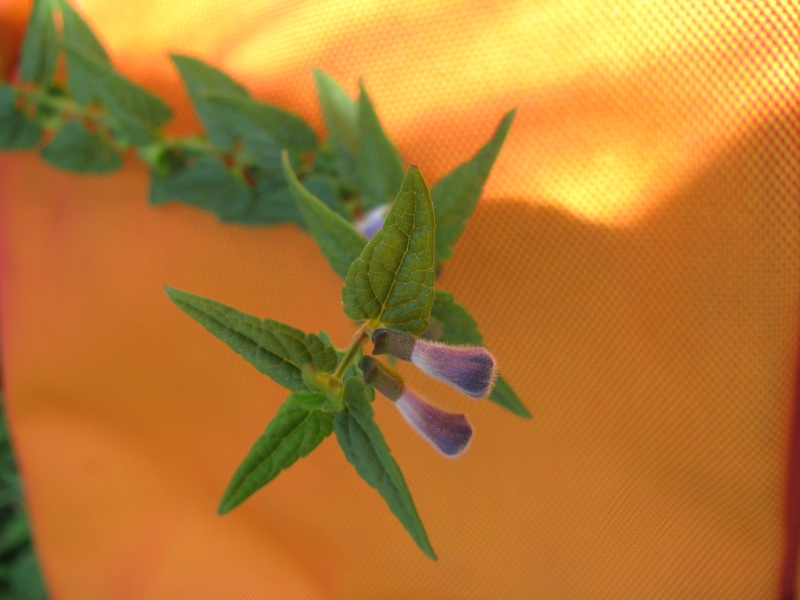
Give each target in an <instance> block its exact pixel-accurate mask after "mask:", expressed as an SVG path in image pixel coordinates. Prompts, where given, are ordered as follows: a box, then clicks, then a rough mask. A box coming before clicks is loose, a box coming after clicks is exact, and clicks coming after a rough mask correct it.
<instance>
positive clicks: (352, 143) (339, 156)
mask: <svg viewBox="0 0 800 600" xmlns="http://www.w3.org/2000/svg"><path fill="white" fill-rule="evenodd" d="M314 80H315V81H316V85H317V96H318V97H319V101H320V104H321V105H322V116H323V118H324V119H325V126H326V127H327V129H328V143H329V144H330V146H331V149H332V150H333V155H334V158H335V159H336V161H335V162H336V167H337V169H338V171H339V177H340V178H341V180H342V181H343V182H344V183H345V184H346V185H347V186H349V187H351V188H353V189H358V183H359V176H358V103H357V102H356V101H355V100H353V99H352V98H351V97H350V96H348V95H347V94H346V93H345V91H344V90H343V89H342V88H340V87H339V84H337V83H336V82H335V81H334V80H333V79H332V78H331V77H329V76H328V75H326V74H325V73H323V72H322V71H320V70H318V69H315V70H314Z"/></svg>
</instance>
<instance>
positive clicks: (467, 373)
mask: <svg viewBox="0 0 800 600" xmlns="http://www.w3.org/2000/svg"><path fill="white" fill-rule="evenodd" d="M372 342H373V344H374V345H375V348H374V349H373V351H372V353H373V354H390V355H392V356H395V357H397V358H400V359H402V360H408V361H411V362H412V363H414V364H415V365H416V366H417V367H418V368H419V369H420V370H422V371H424V372H425V373H427V374H428V375H430V376H431V377H434V378H435V379H439V380H440V381H444V382H445V383H449V384H450V385H452V386H454V387H456V388H457V389H458V390H460V391H461V392H463V393H465V394H466V395H467V396H471V397H473V398H483V397H484V396H488V395H489V394H490V393H491V391H492V388H493V387H494V383H495V379H496V378H497V368H496V365H495V360H494V357H493V356H492V355H491V353H490V352H489V351H488V350H487V349H486V348H483V347H473V346H448V345H447V344H442V343H440V342H431V341H427V340H423V339H420V338H416V337H414V336H413V335H411V334H409V333H404V332H401V331H394V330H392V329H376V330H375V332H374V333H373V334H372Z"/></svg>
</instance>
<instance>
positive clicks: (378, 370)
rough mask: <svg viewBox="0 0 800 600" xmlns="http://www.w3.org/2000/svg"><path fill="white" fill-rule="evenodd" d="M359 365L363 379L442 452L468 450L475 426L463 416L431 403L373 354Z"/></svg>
mask: <svg viewBox="0 0 800 600" xmlns="http://www.w3.org/2000/svg"><path fill="white" fill-rule="evenodd" d="M359 366H360V367H361V370H362V371H363V372H364V381H366V382H367V383H368V384H369V385H371V386H373V387H374V388H375V389H377V390H378V391H379V392H380V393H381V394H383V395H384V396H386V397H387V398H389V400H392V401H393V402H394V403H395V406H396V407H397V409H398V410H399V411H400V414H402V415H403V417H404V418H405V420H406V421H407V422H408V423H409V425H411V426H412V427H413V428H414V429H415V430H416V431H417V433H419V434H420V435H421V436H422V437H424V438H425V439H426V440H428V442H430V443H431V444H432V445H433V446H434V447H435V448H436V449H437V450H439V451H440V452H441V453H442V454H444V455H445V456H458V455H459V454H461V453H462V452H464V450H466V448H467V445H468V444H469V441H470V439H472V427H471V426H470V424H469V422H468V421H467V418H466V417H465V416H464V415H459V414H455V413H449V412H445V411H443V410H440V409H438V408H436V407H435V406H431V405H430V404H428V403H427V402H425V401H424V400H422V399H421V398H419V397H418V396H417V395H416V394H414V392H412V391H411V390H410V389H408V388H407V387H406V386H405V384H404V383H403V378H402V376H401V375H400V373H398V372H397V371H396V370H395V369H393V368H391V367H390V366H388V365H385V364H383V363H382V362H380V361H377V360H375V359H374V358H372V357H371V356H365V357H364V358H363V359H361V363H360V364H359Z"/></svg>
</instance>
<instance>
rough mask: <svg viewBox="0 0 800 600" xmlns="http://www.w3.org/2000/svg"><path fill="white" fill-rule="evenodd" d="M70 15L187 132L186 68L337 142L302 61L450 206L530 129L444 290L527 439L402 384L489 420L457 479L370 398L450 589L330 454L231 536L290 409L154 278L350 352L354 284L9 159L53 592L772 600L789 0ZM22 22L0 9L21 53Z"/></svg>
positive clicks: (126, 174)
mask: <svg viewBox="0 0 800 600" xmlns="http://www.w3.org/2000/svg"><path fill="white" fill-rule="evenodd" d="M79 6H80V10H81V11H82V12H83V14H84V15H85V16H86V18H87V19H88V20H89V22H90V23H92V24H93V26H94V27H95V28H96V30H97V31H99V32H100V33H101V37H102V39H103V41H104V43H105V44H106V46H107V49H108V50H109V52H110V54H111V56H112V58H113V60H114V61H115V64H117V65H118V66H119V68H121V70H122V71H124V72H125V73H126V74H127V75H129V76H130V77H132V78H133V79H135V80H137V81H139V82H141V83H144V84H145V85H147V86H148V87H149V88H150V89H152V90H154V91H156V92H157V93H159V94H160V95H161V96H162V97H164V98H165V99H166V100H167V101H168V103H169V104H170V105H171V106H172V107H173V108H174V109H175V111H176V115H177V118H176V121H175V123H174V125H173V130H174V131H176V132H188V131H194V130H196V129H197V122H196V120H195V119H194V117H193V116H192V112H191V109H190V107H189V104H188V100H187V98H186V95H185V93H184V92H183V90H182V89H181V88H180V85H179V81H178V78H177V74H176V71H175V70H174V69H173V68H172V66H171V64H170V62H169V60H168V58H167V53H168V52H181V53H187V54H193V55H196V56H198V57H201V58H204V59H206V60H209V61H211V62H212V63H214V64H216V65H218V66H220V67H222V68H223V69H225V70H226V71H228V72H230V73H231V74H232V75H234V76H235V77H237V78H238V79H240V80H241V81H243V82H245V83H246V84H247V86H248V87H249V89H250V90H251V91H253V92H254V93H255V94H256V95H257V96H258V97H259V98H262V99H265V100H268V101H271V102H274V103H277V104H279V105H282V106H286V107H289V108H291V109H293V110H295V111H297V112H299V113H300V114H301V115H303V116H304V117H305V118H307V119H309V121H310V122H312V123H313V124H314V125H315V126H316V127H317V129H318V130H319V131H320V132H321V133H322V129H321V117H320V112H319V109H318V107H317V105H316V101H315V98H314V91H313V82H312V77H311V68H312V67H320V68H322V69H323V70H325V71H327V72H328V73H330V74H331V75H332V76H333V77H334V78H336V79H337V80H338V81H340V82H342V83H343V85H344V86H345V87H346V88H347V89H348V90H349V91H351V92H355V90H356V85H357V78H358V77H359V76H362V77H364V79H365V81H366V83H367V85H368V87H369V90H370V94H371V96H372V98H373V101H374V102H375V104H376V106H377V108H378V111H379V113H380V115H381V117H382V119H383V121H384V124H385V126H386V128H387V130H388V131H389V133H390V135H391V136H392V137H393V139H395V140H396V141H397V143H398V144H399V147H400V149H401V152H402V154H403V156H404V158H405V159H406V160H407V161H408V162H411V161H413V162H415V163H416V164H418V165H419V166H420V169H421V170H422V173H423V175H424V176H425V177H426V179H427V180H428V182H429V183H433V182H435V181H436V180H437V179H438V178H439V177H440V176H441V175H442V174H444V173H445V172H447V170H449V169H450V168H452V167H453V166H454V165H455V164H457V163H458V162H460V161H462V160H464V159H465V158H467V157H468V156H470V155H471V154H472V153H473V152H474V151H475V150H476V149H477V147H478V146H479V145H480V144H481V143H483V141H485V140H486V139H487V138H488V137H489V135H490V134H491V131H492V129H493V127H494V125H495V124H496V122H497V121H498V120H499V119H500V117H501V116H502V114H503V113H504V112H505V111H506V110H508V109H509V108H511V107H517V109H518V113H517V118H516V121H515V123H514V126H513V127H512V130H511V133H510V135H509V138H508V141H507V144H506V146H505V148H504V149H503V152H502V153H501V155H500V158H499V159H498V162H497V165H496V168H495V171H494V173H493V175H492V177H491V179H490V181H489V183H488V185H487V187H486V189H485V194H484V198H483V199H482V201H481V203H480V206H479V207H478V210H477V212H476V215H475V217H474V218H473V220H472V221H471V222H470V224H469V226H468V228H467V230H466V232H465V234H464V236H463V237H462V239H461V241H460V242H459V244H458V246H457V247H456V251H455V255H454V257H453V259H452V260H451V261H450V262H449V263H448V264H446V265H445V268H444V272H443V274H442V276H441V278H440V279H439V281H438V282H437V284H438V285H440V286H441V287H442V288H443V289H446V290H448V291H451V292H453V293H454V294H455V296H456V297H457V298H458V299H459V300H460V301H461V302H462V303H463V304H465V305H466V306H467V307H468V308H469V309H470V311H471V312H472V313H473V314H474V316H475V317H476V319H477V320H478V322H479V323H480V325H481V328H482V330H483V332H484V335H485V338H486V342H487V345H488V346H489V348H490V349H491V350H492V351H493V352H494V353H495V354H496V356H497V357H498V359H499V361H500V364H501V368H502V371H503V373H504V374H505V376H506V378H507V379H508V380H509V382H510V383H511V384H512V385H513V386H514V387H515V389H516V390H517V391H518V392H519V394H520V396H521V397H522V398H523V400H524V401H525V403H526V404H527V405H528V407H529V408H530V409H531V411H532V412H533V414H534V418H533V420H531V421H524V420H521V419H518V418H515V417H513V416H512V415H510V414H509V413H507V412H505V411H503V410H501V409H499V408H497V407H496V406H494V405H492V404H489V403H486V402H483V403H480V402H479V403H474V402H470V401H468V400H465V399H463V398H462V397H459V396H458V395H457V394H456V393H454V392H451V391H449V390H448V389H447V388H445V387H444V386H443V385H440V384H438V383H436V382H432V381H429V380H426V379H425V378H423V377H419V376H418V375H416V374H415V373H413V372H412V371H411V370H408V369H406V372H407V373H408V375H409V378H410V379H412V380H413V382H414V387H415V389H417V390H418V391H419V392H421V393H422V394H423V395H425V396H427V397H428V398H430V399H432V400H434V401H435V402H436V403H438V404H440V405H441V406H443V407H445V408H449V409H452V410H458V411H463V412H467V413H468V415H469V417H470V419H471V421H472V423H473V425H474V427H475V431H476V433H475V438H474V441H473V444H472V446H471V447H470V449H469V451H468V452H467V453H466V455H465V456H464V457H463V458H461V459H459V460H456V461H448V460H445V459H442V458H441V457H440V456H439V455H437V454H435V453H434V452H433V451H432V450H430V448H429V447H428V446H427V445H425V443H424V442H423V441H421V440H420V439H419V438H418V437H417V436H415V434H413V432H411V431H410V430H409V429H408V428H407V426H406V425H405V423H404V422H403V421H402V419H401V418H400V416H399V415H398V414H397V413H396V411H394V410H393V408H392V406H391V404H390V403H388V402H386V401H382V400H380V399H379V400H378V401H376V405H375V408H376V417H377V420H378V422H379V424H380V426H381V427H382V429H383V431H384V434H385V436H386V438H387V441H388V443H389V445H390V447H391V448H392V450H393V453H394V455H395V457H396V458H397V460H398V462H399V464H400V466H401V468H402V469H403V472H404V473H405V476H406V478H407V480H408V482H409V486H410V488H411V491H412V494H413V496H414V498H415V501H416V503H417V507H418V509H419V511H420V514H421V516H422V518H423V521H424V523H425V524H426V527H427V529H428V532H429V535H430V537H431V541H432V543H433V545H434V547H435V549H436V550H437V552H438V554H439V557H440V559H439V561H438V562H435V563H434V562H430V561H428V560H427V559H426V558H425V557H424V555H423V554H422V553H421V552H420V551H419V550H418V549H417V548H416V547H415V546H414V544H413V542H412V541H411V540H410V539H409V537H408V535H407V534H406V533H405V531H404V530H403V529H402V527H401V526H400V525H399V524H398V523H397V522H396V521H395V519H394V517H393V516H392V515H391V514H390V513H389V511H388V509H387V508H386V506H385V504H384V503H383V501H382V500H381V499H380V497H379V496H378V495H377V493H376V492H375V491H374V490H372V489H371V488H368V487H367V486H366V485H365V484H363V482H361V481H360V480H359V479H358V477H357V476H356V474H355V472H354V470H353V469H352V467H351V466H350V465H349V464H348V463H347V462H346V461H345V459H344V458H343V456H342V454H341V452H340V451H339V449H338V448H337V447H336V443H335V441H333V440H328V441H326V442H324V443H323V445H322V446H321V447H320V448H319V449H318V450H317V451H315V452H314V453H313V454H312V455H311V456H309V457H308V458H306V459H303V460H302V461H301V462H300V463H298V464H297V465H296V466H295V467H293V468H292V469H291V470H289V471H287V472H285V473H283V474H281V475H280V477H279V478H278V479H277V480H276V481H275V482H273V483H272V484H270V486H269V487H268V488H266V489H265V490H262V491H261V492H259V493H258V494H256V495H255V496H254V497H253V498H251V499H250V500H248V501H247V502H246V503H245V504H244V505H242V507H240V508H239V509H237V510H236V511H234V512H233V513H231V514H230V515H229V516H226V517H224V518H220V517H218V516H216V514H215V508H216V505H217V502H218V500H219V497H220V495H221V493H222V491H223V489H224V487H225V485H226V484H227V482H228V480H229V478H230V476H231V474H232V473H233V471H234V469H235V468H236V466H237V464H238V461H239V460H240V459H241V458H242V457H243V456H244V454H245V452H246V451H247V449H248V448H249V447H250V445H251V443H252V442H253V441H254V439H255V438H256V436H257V435H258V434H259V433H260V432H261V431H262V430H263V428H264V426H265V425H266V423H267V422H268V420H269V419H270V418H271V417H272V415H273V414H274V413H275V411H276V409H277V407H278V405H279V403H280V402H281V400H282V399H283V396H284V393H283V391H282V390H281V389H280V388H279V387H278V386H277V385H275V384H273V383H272V382H271V381H270V380H268V379H267V378H265V377H263V376H261V375H260V374H258V373H257V372H256V371H255V370H254V369H253V368H252V367H251V366H250V365H248V364H247V363H245V362H244V361H243V360H242V359H241V358H240V357H238V356H237V355H235V354H234V353H233V352H231V351H230V350H229V349H228V348H227V347H225V346H224V344H222V343H221V342H219V341H218V340H216V339H214V338H213V337H211V336H210V335H209V334H208V333H207V332H205V331H204V330H203V329H202V328H201V327H200V326H199V325H197V324H196V323H195V322H193V321H192V320H191V319H189V318H188V317H186V316H185V315H183V314H182V313H181V312H180V311H179V310H178V309H177V308H175V307H174V306H173V305H172V304H171V303H170V302H169V301H168V300H167V298H166V296H165V295H164V293H163V289H162V288H163V286H164V285H173V286H175V287H178V288H182V289H185V290H188V291H191V292H194V293H199V294H202V295H205V296H208V297H211V298H214V299H217V300H219V301H222V302H225V303H227V304H230V305H232V306H235V307H237V308H239V309H242V310H245V311H248V312H251V313H255V314H259V315H263V316H269V317H272V318H276V319H278V320H281V321H283V322H286V323H288V324H291V325H294V326H296V327H299V328H301V329H304V330H306V331H318V330H320V329H323V328H324V329H326V330H327V331H328V332H329V333H330V334H331V336H332V338H333V340H334V341H335V342H336V343H338V344H339V345H344V344H345V343H346V342H347V341H348V340H349V338H350V336H351V332H352V326H351V325H350V323H349V322H348V321H347V319H346V318H345V317H344V315H343V314H342V313H341V310H340V287H341V283H340V282H339V281H338V280H337V278H336V276H335V275H333V274H332V273H331V272H330V271H329V269H328V268H327V265H326V263H325V262H324V259H323V258H322V257H321V255H320V253H319V252H318V250H317V249H316V247H315V245H314V243H313V242H312V241H311V240H310V238H308V237H307V236H306V235H305V234H303V233H301V232H300V231H299V230H297V229H296V228H294V227H292V226H280V227H274V228H249V227H242V226H234V225H222V224H219V223H217V222H216V221H215V219H214V218H213V217H211V216H209V215H207V214H203V213H201V212H199V211H197V210H194V209H192V208H189V207H185V206H180V205H168V206H165V207H161V208H158V209H154V208H151V207H149V206H148V205H147V203H146V195H147V179H146V173H145V170H144V168H143V167H142V166H141V165H140V164H138V163H136V162H135V160H133V159H131V160H130V161H129V162H128V164H127V165H126V168H125V170H123V171H122V172H120V173H117V174H114V175H112V176H106V177H88V176H74V175H70V174H66V173H63V172H59V171H57V170H56V169H54V168H52V167H50V166H49V165H47V164H45V163H44V162H43V161H42V160H41V159H39V158H38V157H37V156H36V155H35V154H34V153H28V154H24V155H11V154H1V155H0V318H2V358H3V369H4V377H5V381H6V387H7V402H8V412H9V415H8V416H9V419H10V423H11V426H12V434H13V441H14V443H15V448H16V451H17V453H18V457H19V461H20V466H21V470H22V473H23V476H24V481H25V485H26V492H27V494H28V498H29V502H30V510H31V516H32V520H33V528H34V536H35V542H36V544H37V547H38V550H39V554H40V556H41V561H42V565H43V569H44V574H45V577H46V580H47V583H48V586H49V588H50V590H51V592H52V594H53V597H54V598H59V599H60V598H76V599H78V598H79V599H94V598H97V599H105V598H120V599H124V598H193V599H197V598H412V597H413V598H463V597H471V598H531V597H536V598H554V597H559V598H615V599H616V598H645V597H646V598H746V599H755V598H774V597H776V594H777V593H778V587H779V570H780V561H781V551H782V543H783V533H782V531H783V530H782V527H783V518H784V517H783V510H784V507H783V504H784V488H785V480H786V473H787V467H786V456H787V454H788V444H789V424H790V419H791V415H792V385H793V381H794V373H793V368H794V364H795V355H796V350H797V337H798V326H799V325H800V324H798V321H797V316H798V315H797V309H798V306H799V305H800V302H799V301H800V209H799V208H798V203H797V200H798V198H797V190H798V184H800V167H798V145H797V143H798V123H799V122H800V115H798V110H800V108H799V107H798V96H799V95H800V94H798V58H797V56H798V53H797V41H796V39H795V38H794V37H793V32H795V30H796V28H797V27H796V26H797V25H798V9H797V6H796V5H795V4H794V3H791V2H789V1H788V0H787V1H785V2H764V3H758V2H741V3H738V2H729V1H723V0H719V1H718V2H702V3H700V2H697V3H687V2H681V1H679V0H670V1H666V2H660V3H640V2H637V1H634V0H630V1H619V2H614V3H596V2H594V1H593V0H569V1H567V2H547V1H540V2H525V3H523V2H509V3H502V4H501V3H497V4H496V5H495V4H492V3H485V2H466V1H454V0H451V1H438V2H404V3H374V2H368V1H366V0H364V1H362V2H350V1H348V2H313V1H306V2H297V1H292V2H288V1H273V2H264V1H254V0H253V1H249V0H248V1H239V2H229V1H227V0H223V1H220V0H214V1H213V2H212V1H210V0H200V1H193V2H156V1H147V0H140V1H137V2H133V3H131V2H122V1H120V0H86V1H84V2H82V3H80V5H79ZM27 10H28V5H27V3H24V2H16V1H11V2H10V1H9V0H2V1H0V27H3V30H2V32H0V33H2V35H0V39H2V40H3V43H2V44H1V45H0V52H3V53H4V55H5V56H6V57H8V56H11V55H13V53H14V49H13V47H12V46H10V45H7V44H6V40H8V39H13V38H11V37H8V35H14V36H16V35H18V34H19V29H20V28H21V27H22V26H23V22H24V18H25V15H26V12H27ZM4 60H6V59H4ZM0 64H2V66H3V67H4V68H8V61H7V60H6V62H2V63H0Z"/></svg>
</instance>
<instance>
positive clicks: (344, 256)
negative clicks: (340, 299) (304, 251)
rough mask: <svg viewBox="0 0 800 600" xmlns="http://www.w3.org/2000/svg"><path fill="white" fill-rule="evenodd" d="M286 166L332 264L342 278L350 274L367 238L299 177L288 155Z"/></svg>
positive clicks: (311, 228)
mask: <svg viewBox="0 0 800 600" xmlns="http://www.w3.org/2000/svg"><path fill="white" fill-rule="evenodd" d="M283 169H284V174H285V175H286V178H287V179H288V180H289V189H290V190H291V193H292V196H293V197H294V202H295V203H296V204H295V206H296V207H298V208H299V210H300V213H301V214H302V218H303V220H304V221H305V223H306V225H307V226H308V229H309V231H310V232H311V235H312V236H314V239H315V240H316V242H317V245H318V246H319V248H320V250H321V251H322V254H323V255H324V256H325V258H326V259H327V260H328V263H329V264H330V266H331V268H332V269H333V270H334V271H335V272H336V273H337V274H338V275H339V277H341V278H343V279H344V278H345V277H347V272H348V270H349V269H350V265H351V264H353V261H354V260H356V259H357V258H358V257H359V256H360V255H361V251H362V250H363V249H364V246H365V245H366V243H367V240H366V239H365V238H364V236H362V235H361V234H360V233H358V231H356V230H355V229H354V228H353V226H352V225H351V224H350V223H348V222H347V221H346V220H345V219H344V218H343V217H342V216H341V215H338V214H336V213H335V212H333V211H332V210H331V209H330V208H329V207H328V206H326V205H325V204H324V203H323V202H322V201H321V200H320V199H319V198H317V197H315V196H314V194H312V193H310V192H309V190H307V189H306V188H305V187H303V185H302V184H301V183H300V182H299V181H298V180H297V177H296V176H295V174H294V171H293V170H292V167H291V165H290V164H289V161H288V158H287V157H284V161H283Z"/></svg>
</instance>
